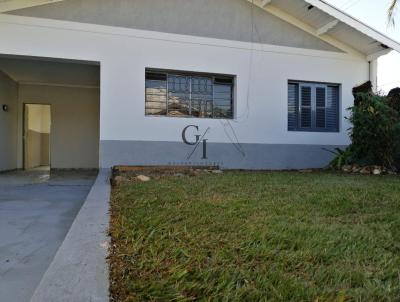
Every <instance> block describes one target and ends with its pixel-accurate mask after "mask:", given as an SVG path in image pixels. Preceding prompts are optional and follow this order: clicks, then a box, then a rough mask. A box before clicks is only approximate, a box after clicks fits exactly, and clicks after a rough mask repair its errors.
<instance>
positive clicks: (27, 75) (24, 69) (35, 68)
mask: <svg viewBox="0 0 400 302" xmlns="http://www.w3.org/2000/svg"><path fill="white" fill-rule="evenodd" d="M0 70H1V71H3V72H4V73H5V74H7V75H8V76H9V77H10V78H12V79H13V80H14V81H16V82H18V83H21V84H36V85H60V86H81V87H99V86H100V67H99V66H98V65H95V64H93V63H91V64H89V63H87V62H74V61H59V60H49V59H40V58H30V57H28V58H25V57H0Z"/></svg>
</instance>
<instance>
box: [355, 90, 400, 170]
mask: <svg viewBox="0 0 400 302" xmlns="http://www.w3.org/2000/svg"><path fill="white" fill-rule="evenodd" d="M357 98H358V100H359V102H358V104H357V106H354V107H352V108H350V111H351V116H350V121H351V123H352V125H353V127H352V128H351V133H350V134H351V139H352V145H351V146H350V151H349V152H351V156H350V157H351V158H352V161H353V163H354V164H359V165H381V166H385V167H387V168H393V167H394V165H395V164H396V163H395V158H396V153H397V150H400V149H399V142H400V139H399V138H400V121H399V113H398V112H397V111H396V110H394V109H393V108H391V107H390V106H389V105H388V102H387V98H386V97H383V96H378V95H374V94H371V93H360V94H358V95H357Z"/></svg>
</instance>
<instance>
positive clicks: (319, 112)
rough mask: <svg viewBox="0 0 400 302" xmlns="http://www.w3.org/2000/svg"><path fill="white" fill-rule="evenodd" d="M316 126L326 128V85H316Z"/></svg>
mask: <svg viewBox="0 0 400 302" xmlns="http://www.w3.org/2000/svg"><path fill="white" fill-rule="evenodd" d="M315 127H316V128H317V129H325V128H326V86H316V87H315Z"/></svg>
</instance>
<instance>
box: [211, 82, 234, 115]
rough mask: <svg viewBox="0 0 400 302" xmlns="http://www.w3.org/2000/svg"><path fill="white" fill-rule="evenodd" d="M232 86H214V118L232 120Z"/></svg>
mask: <svg viewBox="0 0 400 302" xmlns="http://www.w3.org/2000/svg"><path fill="white" fill-rule="evenodd" d="M232 99H233V98H232V85H230V84H228V85H224V84H214V117H218V118H232V117H233V110H232Z"/></svg>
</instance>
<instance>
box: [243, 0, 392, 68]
mask: <svg viewBox="0 0 400 302" xmlns="http://www.w3.org/2000/svg"><path fill="white" fill-rule="evenodd" d="M247 1H248V2H250V3H252V4H254V5H256V6H258V7H260V8H262V9H263V10H265V11H267V12H268V13H270V14H272V15H274V16H276V17H278V18H280V19H282V20H284V21H286V22H288V23H290V24H292V25H294V26H296V27H298V28H300V29H302V30H304V31H306V32H307V33H309V34H311V35H313V36H315V37H318V38H319V39H321V40H323V41H325V42H326V43H329V44H330V45H332V46H334V47H336V48H338V49H340V50H341V51H343V52H345V53H349V54H353V55H356V56H359V57H362V58H363V59H366V60H368V61H373V60H376V59H377V58H379V57H380V56H382V55H385V54H387V53H389V52H390V51H392V50H395V51H397V52H400V43H398V42H396V41H394V40H393V39H390V38H389V37H387V36H385V35H384V34H382V33H380V32H378V31H377V30H375V29H373V28H372V27H370V26H368V25H366V24H365V23H363V22H361V21H359V20H357V19H355V18H353V17H351V16H350V15H348V14H346V13H345V12H343V11H341V10H339V9H337V8H336V7H334V6H332V5H330V4H328V3H326V2H324V1H322V0H247Z"/></svg>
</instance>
